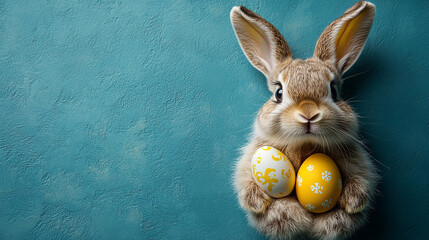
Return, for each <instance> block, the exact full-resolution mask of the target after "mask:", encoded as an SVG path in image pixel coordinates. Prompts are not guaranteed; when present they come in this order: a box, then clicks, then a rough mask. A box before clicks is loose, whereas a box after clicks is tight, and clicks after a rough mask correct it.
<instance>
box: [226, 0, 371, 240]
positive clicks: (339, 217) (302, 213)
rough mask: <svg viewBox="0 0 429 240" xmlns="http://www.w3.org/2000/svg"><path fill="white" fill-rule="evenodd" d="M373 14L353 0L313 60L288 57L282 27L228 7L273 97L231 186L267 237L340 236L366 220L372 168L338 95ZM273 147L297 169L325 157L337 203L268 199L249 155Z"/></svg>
mask: <svg viewBox="0 0 429 240" xmlns="http://www.w3.org/2000/svg"><path fill="white" fill-rule="evenodd" d="M374 16H375V6H374V5H373V4H372V3H369V2H365V1H359V2H357V3H356V4H354V5H353V6H352V7H351V8H349V9H348V10H347V11H346V12H345V13H344V14H343V15H342V16H341V17H339V18H338V19H337V20H335V21H334V22H332V23H331V24H330V25H329V26H328V27H327V28H326V29H325V30H324V31H323V33H322V34H321V36H320V38H319V39H318V41H317V43H316V47H315V51H314V55H313V57H311V58H309V59H306V60H301V59H293V58H292V52H291V50H290V48H289V46H288V44H287V42H286V41H285V39H284V38H283V36H282V35H281V34H280V32H279V31H278V30H277V29H276V28H275V27H274V26H273V25H271V24H270V23H269V22H268V21H266V20H265V19H263V18H262V17H261V16H259V15H257V14H256V13H254V12H252V11H251V10H249V9H247V8H245V7H243V6H236V7H233V8H232V10H231V14H230V18H231V23H232V26H233V29H234V32H235V35H236V37H237V39H238V42H239V44H240V47H241V48H242V50H243V52H244V54H245V55H246V57H247V59H248V60H249V62H250V63H251V64H252V65H253V66H254V67H255V68H256V69H258V70H259V71H260V72H262V73H263V74H264V75H265V77H266V79H267V85H268V89H269V90H270V91H271V92H272V97H271V98H270V99H269V100H268V101H267V102H266V103H265V104H264V105H263V106H262V108H261V109H260V110H259V113H258V114H257V117H256V120H255V123H254V125H253V130H252V131H251V134H250V136H249V142H248V143H247V144H246V146H244V147H243V148H242V153H241V157H240V158H239V159H238V161H237V163H236V164H235V166H234V174H233V183H234V184H233V185H234V190H235V192H236V194H237V198H238V202H239V204H240V206H241V207H242V208H243V209H244V210H245V211H246V214H247V218H248V220H249V222H250V224H251V225H252V226H254V227H255V228H256V229H257V230H259V231H260V232H261V233H262V234H265V235H266V236H268V237H269V238H272V239H297V238H300V237H302V238H312V239H345V238H348V237H350V236H351V235H352V234H353V233H354V232H355V231H356V230H357V229H359V228H360V227H361V226H362V225H363V224H364V223H365V221H366V219H367V216H368V212H369V210H370V209H371V205H372V203H373V202H374V195H376V193H377V189H376V185H377V181H378V179H379V175H378V174H377V170H376V168H375V166H374V163H373V162H372V160H371V157H370V155H369V154H368V153H367V151H366V149H365V146H364V145H363V143H362V141H361V140H360V138H359V136H358V121H357V115H356V114H355V113H354V112H353V110H352V109H351V107H350V106H349V105H348V104H347V103H346V102H345V101H344V100H342V99H341V96H340V91H341V85H342V81H343V80H342V78H341V76H342V75H343V74H344V73H345V72H346V71H347V70H348V69H350V67H351V66H352V65H353V64H354V63H355V61H356V60H357V58H358V57H359V55H360V53H361V52H362V49H363V47H364V45H365V43H366V40H367V37H368V34H369V31H370V29H371V26H372V23H373V20H374ZM262 146H273V147H275V148H277V149H279V150H280V151H282V152H283V153H284V154H285V155H286V156H287V157H288V158H289V160H290V161H291V162H292V165H293V167H294V169H295V172H297V171H298V169H299V167H300V165H301V164H302V162H303V161H304V160H305V159H306V158H307V157H309V156H310V155H312V154H315V153H324V154H326V155H328V156H330V157H331V158H332V159H333V160H334V161H335V162H336V164H337V166H338V168H339V169H340V172H341V175H342V178H343V191H342V193H341V196H340V199H339V201H338V203H337V205H336V207H335V208H333V209H332V210H330V211H328V212H326V213H320V214H313V213H310V212H308V211H306V210H305V209H304V208H303V207H302V206H301V205H300V203H299V202H298V200H297V198H296V195H295V191H293V192H292V193H291V194H290V195H289V196H287V197H284V198H272V197H270V196H268V195H267V194H266V193H265V192H264V191H263V190H262V189H261V188H260V187H259V186H258V185H257V184H256V183H255V181H254V180H253V178H252V172H251V167H250V164H251V159H252V155H253V154H254V152H255V151H256V150H257V149H258V148H260V147H262Z"/></svg>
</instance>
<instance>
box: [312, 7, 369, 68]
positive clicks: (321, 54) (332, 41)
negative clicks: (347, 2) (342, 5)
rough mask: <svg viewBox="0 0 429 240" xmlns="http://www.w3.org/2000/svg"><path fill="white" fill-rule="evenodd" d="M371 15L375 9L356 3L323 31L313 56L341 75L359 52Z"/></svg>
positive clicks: (367, 30)
mask: <svg viewBox="0 0 429 240" xmlns="http://www.w3.org/2000/svg"><path fill="white" fill-rule="evenodd" d="M374 16H375V6H374V5H373V4H372V3H369V2H365V1H359V2H357V3H356V4H355V5H353V6H352V7H351V8H349V9H348V10H347V11H346V12H345V13H344V14H343V15H342V16H341V17H340V18H338V19H337V20H335V21H334V22H332V23H331V24H330V25H329V26H328V27H327V28H326V29H325V31H323V33H322V35H321V36H320V38H319V40H318V41H317V44H316V49H315V51H314V56H315V57H318V58H320V59H321V60H323V61H329V62H330V63H332V64H333V65H334V66H335V67H336V68H337V70H338V72H339V74H343V73H344V72H346V71H347V70H348V69H349V68H350V67H351V66H352V65H353V63H354V62H355V61H356V60H357V58H358V57H359V55H360V53H361V52H362V49H363V46H364V45H365V42H366V39H367V38H368V34H369V30H370V29H371V26H372V22H373V20H374Z"/></svg>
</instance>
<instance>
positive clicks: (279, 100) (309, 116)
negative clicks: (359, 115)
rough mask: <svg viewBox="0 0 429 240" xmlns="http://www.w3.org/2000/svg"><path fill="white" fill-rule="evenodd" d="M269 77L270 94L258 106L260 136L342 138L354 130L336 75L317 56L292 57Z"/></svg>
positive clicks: (293, 139) (299, 141) (299, 139)
mask: <svg viewBox="0 0 429 240" xmlns="http://www.w3.org/2000/svg"><path fill="white" fill-rule="evenodd" d="M275 79H276V80H272V81H269V84H270V85H271V86H270V89H272V91H273V96H272V97H271V98H270V100H269V101H268V102H267V103H266V104H265V105H264V106H263V107H262V108H261V110H260V112H259V114H258V118H257V122H256V126H255V127H256V131H258V135H259V136H264V137H265V138H267V139H270V140H277V141H280V142H282V143H286V142H287V143H296V144H302V143H303V142H306V141H313V142H317V143H320V144H324V143H327V141H329V142H332V141H342V140H343V138H350V136H354V135H355V132H356V130H357V120H356V117H355V114H354V113H353V111H352V110H351V108H350V107H349V105H347V104H346V103H345V102H344V101H342V100H341V99H340V97H339V91H340V88H341V86H340V83H341V81H340V80H339V75H338V73H337V71H336V70H335V68H334V67H333V66H330V65H329V64H326V63H324V62H322V61H320V60H319V59H317V58H312V59H307V60H299V59H298V60H293V61H292V62H291V63H290V64H288V65H286V66H285V67H284V68H283V69H281V70H280V71H278V74H277V77H276V78H275Z"/></svg>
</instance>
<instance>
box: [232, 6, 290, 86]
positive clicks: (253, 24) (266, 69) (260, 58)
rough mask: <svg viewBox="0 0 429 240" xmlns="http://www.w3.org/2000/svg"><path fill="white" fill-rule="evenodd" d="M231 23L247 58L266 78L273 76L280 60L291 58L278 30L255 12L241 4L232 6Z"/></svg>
mask: <svg viewBox="0 0 429 240" xmlns="http://www.w3.org/2000/svg"><path fill="white" fill-rule="evenodd" d="M231 23H232V27H233V28H234V32H235V35H236V36H237V39H238V41H239V43H240V46H241V48H242V49H243V52H244V53H245V54H246V57H247V59H249V61H250V63H252V65H253V66H254V67H255V68H257V69H258V70H259V71H261V72H262V73H263V74H264V75H265V76H266V77H267V79H268V80H270V79H272V78H273V77H274V75H273V74H274V72H275V70H276V67H277V66H278V65H279V64H280V63H281V62H282V61H284V60H285V59H286V58H292V52H291V51H290V48H289V46H288V44H287V43H286V41H285V40H284V38H283V36H282V35H281V34H280V32H279V31H278V30H277V29H276V28H275V27H274V26H273V25H271V23H269V22H267V21H266V20H265V19H263V18H262V17H261V16H259V15H257V14H256V13H254V12H252V11H250V10H249V9H247V8H245V7H242V6H238V7H233V8H232V10H231Z"/></svg>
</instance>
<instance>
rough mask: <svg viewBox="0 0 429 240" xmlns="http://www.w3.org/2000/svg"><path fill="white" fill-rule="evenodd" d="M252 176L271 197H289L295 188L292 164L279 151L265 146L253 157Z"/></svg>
mask: <svg viewBox="0 0 429 240" xmlns="http://www.w3.org/2000/svg"><path fill="white" fill-rule="evenodd" d="M251 166H252V169H251V170H252V175H253V179H254V180H255V182H256V183H257V184H258V185H259V186H260V187H261V188H262V189H263V190H264V192H265V193H267V194H268V195H270V196H271V197H275V198H281V197H285V196H287V195H289V193H291V192H292V190H293V188H294V186H295V170H294V169H293V166H292V163H291V162H290V161H289V159H287V158H286V156H285V155H284V154H283V153H282V152H280V151H279V150H277V149H275V148H273V147H269V146H264V147H261V148H259V149H258V150H256V152H255V154H253V157H252V165H251Z"/></svg>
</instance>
